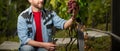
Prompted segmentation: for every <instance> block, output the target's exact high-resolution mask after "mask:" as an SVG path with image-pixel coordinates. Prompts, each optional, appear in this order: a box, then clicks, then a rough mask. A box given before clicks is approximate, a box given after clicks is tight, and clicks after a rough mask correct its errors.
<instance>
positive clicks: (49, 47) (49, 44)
mask: <svg viewBox="0 0 120 51" xmlns="http://www.w3.org/2000/svg"><path fill="white" fill-rule="evenodd" d="M43 47H44V48H45V49H47V50H49V51H53V50H55V47H56V45H55V44H53V43H43Z"/></svg>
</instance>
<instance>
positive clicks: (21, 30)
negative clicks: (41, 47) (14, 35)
mask: <svg viewBox="0 0 120 51" xmlns="http://www.w3.org/2000/svg"><path fill="white" fill-rule="evenodd" d="M17 31H18V37H19V39H20V41H21V44H27V42H28V41H29V40H31V38H28V35H27V31H28V30H27V24H26V21H25V19H24V18H23V17H22V16H18V23H17Z"/></svg>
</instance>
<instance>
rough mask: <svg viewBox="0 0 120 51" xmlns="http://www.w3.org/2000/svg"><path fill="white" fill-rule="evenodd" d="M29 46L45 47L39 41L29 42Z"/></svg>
mask: <svg viewBox="0 0 120 51" xmlns="http://www.w3.org/2000/svg"><path fill="white" fill-rule="evenodd" d="M28 44H29V45H31V46H35V47H44V44H43V42H37V41H34V40H29V41H28Z"/></svg>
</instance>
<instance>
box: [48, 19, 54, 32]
mask: <svg viewBox="0 0 120 51" xmlns="http://www.w3.org/2000/svg"><path fill="white" fill-rule="evenodd" d="M52 28H53V23H52V20H50V21H48V22H47V24H46V29H47V32H48V34H52Z"/></svg>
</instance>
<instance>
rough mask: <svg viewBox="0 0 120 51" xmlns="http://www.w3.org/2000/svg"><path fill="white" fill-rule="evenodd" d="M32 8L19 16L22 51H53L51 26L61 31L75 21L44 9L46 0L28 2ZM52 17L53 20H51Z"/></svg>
mask: <svg viewBox="0 0 120 51" xmlns="http://www.w3.org/2000/svg"><path fill="white" fill-rule="evenodd" d="M28 1H29V3H30V4H31V6H30V7H29V8H28V9H26V10H25V11H23V12H22V13H21V14H20V15H19V16H18V23H17V30H18V36H19V38H20V43H21V45H20V48H19V50H20V51H48V50H50V51H52V50H54V49H55V46H56V45H55V44H53V43H51V41H52V38H51V36H52V35H51V32H52V29H51V25H53V26H55V27H56V28H59V29H66V28H68V27H69V26H70V25H71V24H72V22H73V21H74V17H71V18H70V19H69V20H67V21H66V20H64V19H61V18H60V17H59V16H58V15H57V14H56V13H55V12H53V11H47V10H44V9H43V6H44V1H45V0H28ZM51 17H52V18H51Z"/></svg>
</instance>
